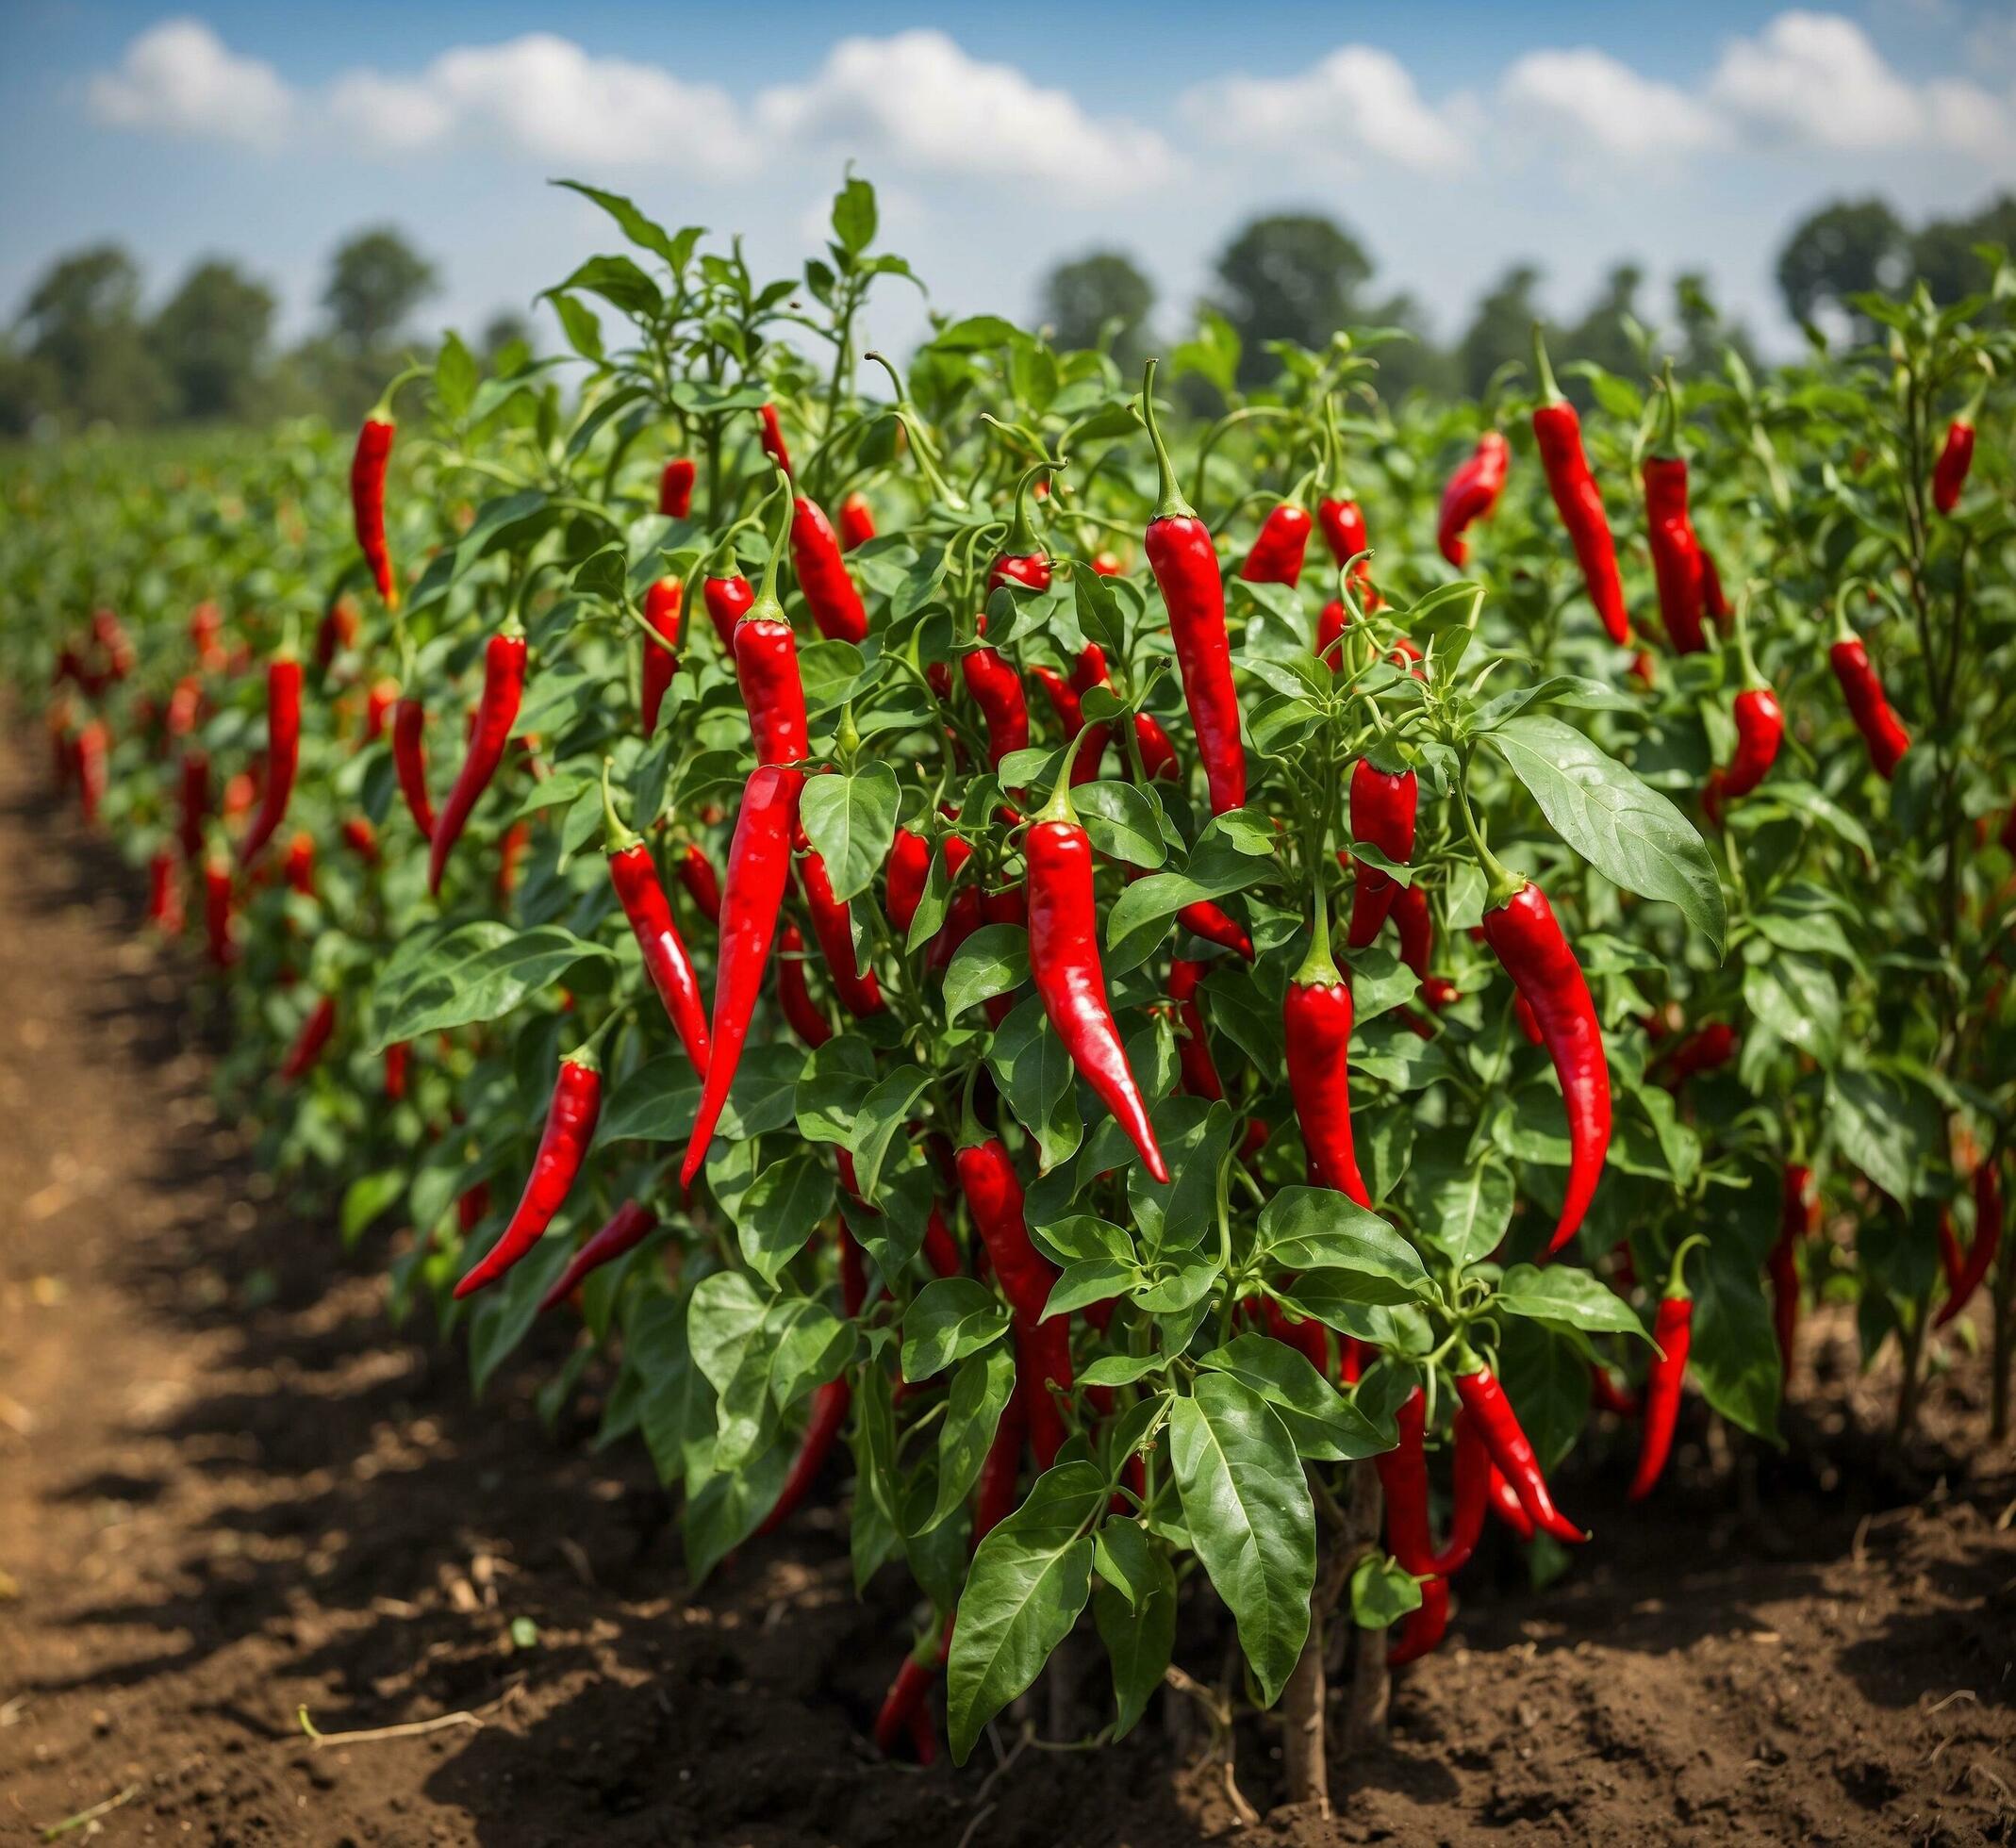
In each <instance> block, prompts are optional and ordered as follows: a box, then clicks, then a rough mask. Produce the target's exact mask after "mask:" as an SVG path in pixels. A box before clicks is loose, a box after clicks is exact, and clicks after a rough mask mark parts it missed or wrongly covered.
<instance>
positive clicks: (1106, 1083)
mask: <svg viewBox="0 0 2016 1848" xmlns="http://www.w3.org/2000/svg"><path fill="white" fill-rule="evenodd" d="M1080 736H1081V738H1082V736H1083V734H1080ZM1078 746H1079V739H1073V740H1072V742H1071V743H1070V745H1069V746H1067V747H1066V755H1065V775H1063V776H1060V777H1059V778H1058V781H1057V788H1056V792H1055V793H1054V794H1053V795H1052V796H1051V798H1050V800H1049V805H1048V806H1047V807H1046V808H1045V809H1044V810H1043V812H1042V814H1041V815H1040V816H1038V817H1037V818H1036V819H1035V821H1034V822H1033V823H1032V825H1031V827H1030V830H1029V833H1028V835H1027V837H1026V838H1025V840H1024V841H1023V844H1022V853H1023V857H1024V859H1025V860H1026V861H1027V862H1028V865H1029V875H1028V884H1029V972H1030V974H1031V975H1032V976H1033V978H1034V979H1035V984H1036V993H1037V994H1038V995H1039V996H1040V997H1041V998H1042V1000H1043V1011H1044V1013H1045V1014H1046V1015H1048V1016H1049V1023H1050V1027H1051V1030H1052V1031H1054V1032H1055V1033H1056V1035H1057V1037H1058V1038H1059V1039H1060V1040H1062V1041H1063V1042H1064V1047H1065V1050H1066V1052H1067V1053H1068V1054H1069V1055H1070V1059H1071V1064H1073V1066H1074V1067H1075V1068H1076V1069H1077V1070H1078V1071H1079V1073H1080V1074H1081V1075H1082V1077H1083V1078H1084V1079H1085V1081H1086V1082H1087V1083H1089V1084H1090V1085H1091V1086H1092V1088H1093V1090H1094V1091H1095V1092H1096V1093H1097V1094H1098V1096H1099V1099H1100V1101H1101V1102H1102V1103H1104V1104H1105V1106H1106V1108H1107V1109H1108V1110H1110V1111H1111V1112H1113V1114H1114V1115H1115V1117H1117V1118H1118V1119H1119V1122H1120V1127H1121V1128H1122V1129H1124V1130H1126V1131H1127V1133H1128V1136H1129V1137H1130V1139H1131V1140H1132V1143H1133V1145H1134V1147H1136V1148H1138V1149H1139V1150H1140V1151H1141V1158H1142V1160H1143V1161H1144V1162H1145V1163H1147V1165H1148V1173H1149V1174H1150V1175H1151V1176H1152V1177H1153V1178H1154V1179H1155V1180H1158V1181H1163V1182H1166V1181H1167V1180H1168V1178H1169V1170H1168V1166H1167V1164H1166V1163H1165V1162H1164V1161H1163V1159H1162V1150H1161V1148H1160V1147H1158V1146H1157V1144H1156V1141H1155V1130H1154V1126H1153V1125H1152V1124H1151V1123H1150V1122H1149V1121H1148V1104H1147V1102H1146V1100H1145V1099H1144V1098H1143V1097H1142V1095H1141V1087H1140V1085H1139V1084H1138V1083H1137V1082H1136V1081H1135V1080H1134V1074H1133V1069H1132V1066H1130V1065H1129V1064H1128V1063H1127V1048H1125V1047H1124V1046H1122V1045H1121V1043H1120V1030H1119V1028H1118V1026H1117V1025H1116V1024H1115V1021H1114V1017H1113V1008H1112V1006H1111V1004H1110V1003H1109V1002H1108V1001H1107V998H1106V974H1105V970H1104V969H1103V967H1102V966H1101V965H1100V963H1099V907H1098V903H1097V900H1096V899H1095V898H1094V896H1093V889H1092V843H1091V841H1090V840H1089V839H1088V838H1087V837H1086V834H1085V831H1084V830H1083V829H1082V827H1080V826H1079V824H1078V817H1077V815H1076V814H1075V813H1074V811H1073V810H1072V807H1071V797H1070V790H1069V786H1068V782H1067V778H1068V775H1069V767H1070V760H1071V758H1072V757H1073V756H1074V755H1075V754H1076V753H1077V751H1078ZM1034 1415H1035V1411H1034V1409H1033V1408H1032V1411H1031V1416H1032V1418H1033V1417H1034Z"/></svg>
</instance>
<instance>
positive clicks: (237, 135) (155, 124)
mask: <svg viewBox="0 0 2016 1848" xmlns="http://www.w3.org/2000/svg"><path fill="white" fill-rule="evenodd" d="M85 100H86V102H87V104H88V106H89V107H90V109H91V114H92V115H94V116H95V117H96V118H97V119H98V120H99V121H100V122H105V123H110V124H112V125H113V126H114V127H118V128H140V129H152V130H155V131H157V132H158V133H161V134H168V135H181V136H188V137H192V138H194V139H197V140H221V141H242V142H245V143H248V144H249V145H251V146H254V147H270V146H272V145H273V144H274V143H275V142H277V141H278V140H280V139H281V138H282V136H283V135H284V134H285V132H286V130H287V127H288V124H289V118H290V117H291V115H292V114H293V110H294V96H293V92H292V91H290V90H289V88H288V86H287V85H286V84H285V83H284V82H282V81H281V79H280V76H279V74H278V73H277V72H275V71H274V70H273V66H272V65H270V64H262V63H261V62H260V61H259V60H258V59H257V58H241V57H240V56H238V55H237V54H236V53H234V52H232V51H230V50H228V49H227V48H226V47H225V45H224V43H223V41H222V40H221V39H219V38H218V36H217V35H216V33H214V32H212V31H211V30H210V28H209V27H208V26H207V25H204V24H203V22H202V21H201V20H195V19H171V20H164V21H162V23H161V24H160V25H154V26H150V27H148V29H147V30H146V31H144V32H142V33H141V34H140V37H139V38H137V39H135V40H134V41H133V42H132V43H131V44H129V45H128V46H127V47H126V55H125V57H124V58H122V59H121V60H120V65H119V69H118V70H116V71H103V72H100V73H99V74H97V75H96V76H94V77H92V78H91V82H90V84H89V85H88V86H87V87H86V90H85Z"/></svg>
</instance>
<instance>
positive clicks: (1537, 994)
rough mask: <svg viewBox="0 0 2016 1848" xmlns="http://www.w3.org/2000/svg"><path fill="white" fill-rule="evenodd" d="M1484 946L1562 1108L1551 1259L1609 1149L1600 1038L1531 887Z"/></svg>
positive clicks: (1509, 902)
mask: <svg viewBox="0 0 2016 1848" xmlns="http://www.w3.org/2000/svg"><path fill="white" fill-rule="evenodd" d="M1484 941H1485V942H1486V943H1488V944H1489V945H1490V946H1491V948H1492V950H1493V952H1494V953H1495V955H1496V957H1497V959H1498V961H1499V962H1500V963H1501V964H1502V965H1504V967H1505V972H1506V974H1507V975H1509V976H1511V977H1512V985H1513V986H1514V987H1515V988H1517V989H1518V991H1519V993H1520V994H1521V995H1523V996H1524V997H1525V998H1526V999H1527V1002H1528V1003H1529V1005H1530V1006H1531V1008H1532V1010H1533V1014H1534V1017H1535V1018H1536V1019H1537V1020H1538V1021H1539V1022H1540V1031H1541V1034H1542V1037H1543V1038H1544V1039H1545V1041H1546V1047H1547V1053H1548V1056H1549V1057H1550V1058H1551V1059H1552V1060H1553V1062H1554V1072H1555V1076H1556V1077H1557V1078H1559V1079H1560V1081H1561V1090H1562V1103H1563V1104H1564V1105H1565V1106H1566V1107H1567V1112H1568V1148H1569V1157H1568V1190H1567V1197H1566V1198H1565V1199H1564V1200H1563V1201H1562V1212H1561V1219H1560V1221H1559V1223H1557V1225H1556V1226H1555V1228H1554V1236H1553V1237H1552V1238H1551V1239H1549V1240H1548V1242H1547V1249H1548V1250H1549V1251H1550V1252H1552V1251H1559V1250H1560V1249H1561V1247H1562V1246H1564V1245H1565V1244H1567V1242H1568V1241H1569V1240H1570V1239H1572V1238H1573V1237H1574V1236H1575V1234H1576V1229H1577V1228H1578V1227H1579V1226H1580V1225H1581V1223H1582V1215H1583V1214H1584V1213H1587V1212H1588V1210H1589V1201H1590V1197H1591V1196H1593V1195H1594V1194H1595V1191H1596V1181H1597V1179H1598V1178H1599V1177H1600V1176H1601V1174H1602V1172H1603V1161H1604V1157H1605V1156H1606V1154H1607V1153H1608V1152H1609V1149H1610V1127H1611V1110H1610V1065H1609V1063H1608V1061H1607V1060H1606V1058H1605V1056H1604V1051H1603V1030H1602V1027H1601V1026H1600V1025H1599V1024H1598V1022H1597V1020H1596V1010H1595V1002H1594V1001H1592V1000H1591V999H1590V998H1589V984H1588V982H1585V981H1584V980H1583V979H1582V970H1581V965H1579V964H1578V963H1577V962H1576V960H1575V952H1574V951H1573V950H1572V949H1569V948H1568V943H1567V939H1566V938H1565V937H1563V936H1562V929H1561V925H1560V924H1559V923H1558V922H1557V921H1556V919H1555V916H1554V908H1553V907H1552V906H1551V905H1550V904H1548V903H1547V898H1546V894H1545V892H1543V891H1542V890H1541V889H1540V887H1539V886H1537V885H1535V884H1534V883H1532V882H1531V881H1530V880H1529V881H1528V882H1527V883H1525V884H1524V885H1522V886H1521V887H1520V888H1519V889H1518V890H1517V891H1516V892H1514V893H1513V894H1512V897H1511V898H1509V899H1506V900H1505V901H1504V902H1503V903H1502V904H1499V905H1497V906H1495V907H1494V908H1493V909H1492V910H1490V911H1487V912H1486V913H1485V914H1484ZM1501 1467H1502V1465H1501Z"/></svg>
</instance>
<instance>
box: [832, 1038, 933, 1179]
mask: <svg viewBox="0 0 2016 1848" xmlns="http://www.w3.org/2000/svg"><path fill="white" fill-rule="evenodd" d="M930 1086H931V1073H930V1071H929V1070H928V1069H927V1068H926V1067H924V1066H922V1065H899V1066H898V1067H897V1068H896V1069H895V1070H894V1071H892V1072H891V1073H890V1074H889V1075H888V1077H887V1078H885V1079H884V1080H883V1081H882V1082H881V1083H880V1084H878V1085H876V1086H875V1088H874V1089H873V1090H872V1091H870V1092H869V1093H868V1096H867V1097H864V1098H863V1099H862V1100H861V1114H860V1116H859V1117H857V1118H856V1119H855V1122H854V1136H853V1145H852V1153H853V1157H854V1183H855V1185H856V1186H858V1187H859V1188H860V1190H861V1197H862V1198H863V1199H865V1200H867V1201H868V1202H869V1204H871V1205H872V1204H874V1203H875V1202H876V1201H877V1199H878V1198H879V1197H880V1186H881V1181H882V1164H883V1161H884V1158H885V1157H886V1156H887V1155H888V1152H889V1145H890V1143H891V1142H893V1141H894V1140H895V1139H896V1132H897V1131H898V1130H901V1128H902V1127H903V1125H904V1124H905V1123H907V1122H908V1121H909V1120H910V1118H911V1115H912V1114H913V1113H914V1112H915V1110H916V1108H917V1099H918V1098H919V1097H922V1096H923V1095H924V1093H925V1092H926V1091H927V1090H928V1089H929V1088H930Z"/></svg>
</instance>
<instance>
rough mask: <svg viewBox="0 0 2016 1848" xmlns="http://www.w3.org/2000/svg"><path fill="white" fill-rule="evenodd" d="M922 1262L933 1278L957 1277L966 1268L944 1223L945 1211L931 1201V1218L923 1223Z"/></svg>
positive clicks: (949, 1230)
mask: <svg viewBox="0 0 2016 1848" xmlns="http://www.w3.org/2000/svg"><path fill="white" fill-rule="evenodd" d="M924 1262H926V1263H927V1264H929V1265H930V1266H931V1269H932V1274H933V1275H934V1277H957V1276H958V1275H959V1274H960V1273H961V1272H962V1271H963V1270H965V1268H966V1266H965V1264H964V1263H962V1262H960V1258H959V1246H957V1245H956V1244H955V1243H954V1242H953V1239H952V1234H951V1228H950V1227H949V1226H948V1225H946V1223H945V1210H944V1208H943V1207H941V1206H940V1205H939V1203H938V1202H937V1201H936V1200H934V1201H932V1203H931V1217H930V1218H929V1219H927V1220H926V1221H925V1222H924Z"/></svg>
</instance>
